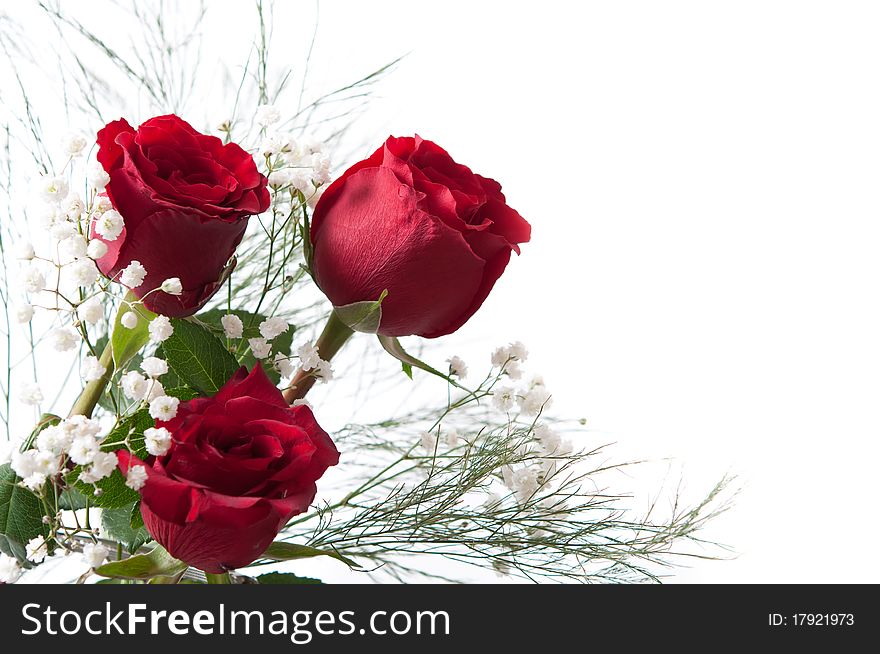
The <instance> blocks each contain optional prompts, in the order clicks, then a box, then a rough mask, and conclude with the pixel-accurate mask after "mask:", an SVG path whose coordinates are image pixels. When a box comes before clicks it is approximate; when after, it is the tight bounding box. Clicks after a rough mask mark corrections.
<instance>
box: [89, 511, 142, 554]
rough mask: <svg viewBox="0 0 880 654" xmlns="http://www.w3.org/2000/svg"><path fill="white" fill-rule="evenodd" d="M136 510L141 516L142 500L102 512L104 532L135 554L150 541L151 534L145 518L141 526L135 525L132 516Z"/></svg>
mask: <svg viewBox="0 0 880 654" xmlns="http://www.w3.org/2000/svg"><path fill="white" fill-rule="evenodd" d="M135 511H136V512H137V515H138V517H140V514H141V511H140V502H135V503H134V504H131V505H129V506H123V507H120V508H118V509H104V510H103V511H102V512H101V528H102V529H103V530H104V534H105V535H107V536H109V537H110V538H112V539H113V540H115V541H117V542H119V543H122V545H123V547H125V548H126V549H127V550H128V552H129V553H130V554H134V553H135V552H137V551H138V550H139V549H140V548H141V547H142V546H143V545H145V544H146V543H148V542H149V541H150V534H149V533H148V532H147V530H146V529H145V528H144V523H143V520H141V521H140V526H139V527H137V528H135V527H133V525H132V517H133V515H134V512H135Z"/></svg>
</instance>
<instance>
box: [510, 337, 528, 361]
mask: <svg viewBox="0 0 880 654" xmlns="http://www.w3.org/2000/svg"><path fill="white" fill-rule="evenodd" d="M510 356H512V357H513V358H514V359H516V360H517V361H525V360H526V359H528V358H529V350H528V348H526V346H525V345H523V344H522V342H521V341H514V342H513V343H511V344H510Z"/></svg>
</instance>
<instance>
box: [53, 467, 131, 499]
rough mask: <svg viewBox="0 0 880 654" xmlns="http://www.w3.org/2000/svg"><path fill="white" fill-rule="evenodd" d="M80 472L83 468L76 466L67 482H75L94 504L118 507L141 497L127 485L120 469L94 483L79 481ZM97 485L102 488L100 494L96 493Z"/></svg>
mask: <svg viewBox="0 0 880 654" xmlns="http://www.w3.org/2000/svg"><path fill="white" fill-rule="evenodd" d="M80 472H82V468H80V467H79V466H77V467H76V468H74V469H73V471H71V473H70V474H69V475H68V476H67V483H69V484H73V485H74V486H75V487H76V489H77V490H78V491H79V492H80V493H82V494H83V495H85V496H86V497H89V498H90V500H89V501H90V502H91V503H92V505H93V506H98V507H101V508H102V509H118V508H119V507H122V506H128V505H130V504H131V503H132V502H136V501H137V500H139V499H140V497H141V496H140V495H138V494H137V492H136V491H133V490H132V489H130V488H129V487H128V486H126V485H125V477H123V476H122V473H121V472H119V470H114V471H113V474H112V475H110V476H109V477H106V478H105V479H102V480H101V481H99V482H97V484H94V485H93V484H85V483H83V482H81V481H79V474H80ZM95 486H97V487H98V488H100V489H101V492H100V493H99V494H98V495H95Z"/></svg>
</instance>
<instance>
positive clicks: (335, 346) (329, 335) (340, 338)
mask: <svg viewBox="0 0 880 654" xmlns="http://www.w3.org/2000/svg"><path fill="white" fill-rule="evenodd" d="M352 334H354V331H353V330H352V329H350V328H349V327H348V325H346V324H345V323H344V322H342V320H340V319H339V316H337V315H336V311H335V310H334V311H331V312H330V315H329V316H328V318H327V324H326V325H324V331H322V332H321V335H320V336H319V337H318V342H317V343H316V344H315V346H316V347H317V348H318V354H319V355H320V357H321V358H322V359H324V361H329V360H330V359H332V358H333V357H334V356H335V355H336V353H337V352H339V350H341V349H342V346H343V345H345V342H346V341H347V340H348V339H349V337H350V336H351V335H352ZM314 384H315V376H314V374H313V371H308V372H306V371H305V370H303V369H302V368H300V369H299V370H297V371H296V374H295V375H294V376H293V379H292V380H291V381H290V386H288V387H287V388H286V389H285V390H284V399H285V400H286V401H287V403H288V404H292V403H293V401H294V400H300V399H302V398H304V397H305V396H306V393H308V392H309V389H311V387H312V386H314Z"/></svg>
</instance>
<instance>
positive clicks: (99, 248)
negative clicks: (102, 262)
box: [86, 238, 109, 261]
mask: <svg viewBox="0 0 880 654" xmlns="http://www.w3.org/2000/svg"><path fill="white" fill-rule="evenodd" d="M108 249H109V248H108V247H107V244H106V243H105V242H104V241H102V240H100V239H97V238H93V239H92V240H91V241H89V245H88V247H86V254H87V255H88V256H89V257H90V258H91V259H95V260H96V261H97V260H98V259H100V258H101V257H103V256H104V255H105V254H107V250H108Z"/></svg>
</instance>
